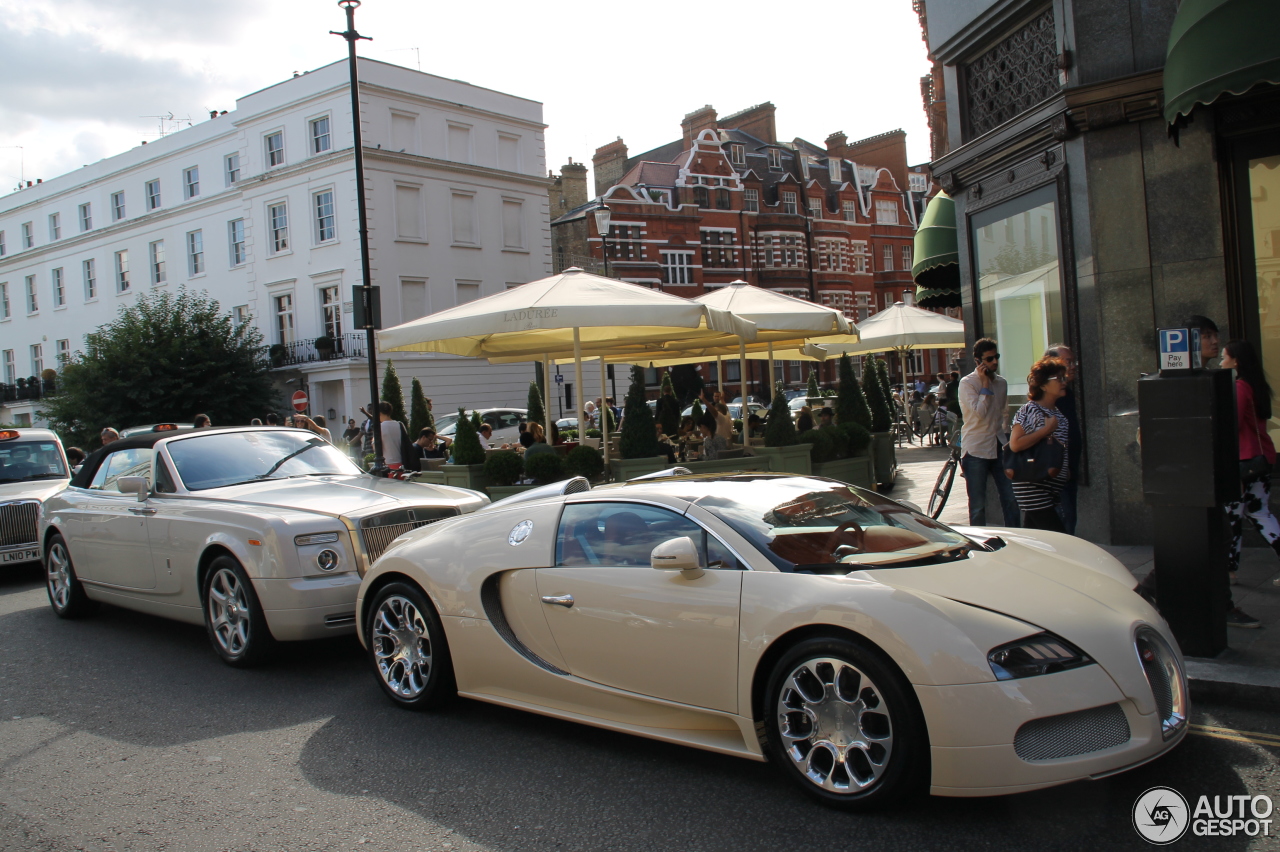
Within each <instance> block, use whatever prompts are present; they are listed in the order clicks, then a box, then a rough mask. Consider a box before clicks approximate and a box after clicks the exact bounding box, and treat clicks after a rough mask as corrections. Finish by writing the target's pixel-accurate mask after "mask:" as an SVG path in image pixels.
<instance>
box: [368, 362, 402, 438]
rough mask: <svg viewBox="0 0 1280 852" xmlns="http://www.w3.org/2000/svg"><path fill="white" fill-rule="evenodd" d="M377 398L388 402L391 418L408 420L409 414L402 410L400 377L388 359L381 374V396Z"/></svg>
mask: <svg viewBox="0 0 1280 852" xmlns="http://www.w3.org/2000/svg"><path fill="white" fill-rule="evenodd" d="M378 399H379V401H381V402H386V403H390V405H391V419H392V420H399V421H400V422H401V423H406V424H407V423H408V422H409V415H407V414H406V413H405V411H404V388H402V387H400V377H399V376H398V375H396V368H395V366H394V365H393V364H392V363H391V361H389V360H388V361H387V369H386V371H385V372H384V373H383V374H382V396H380V397H379V398H378ZM374 413H375V414H376V413H377V412H376V411H375V412H374Z"/></svg>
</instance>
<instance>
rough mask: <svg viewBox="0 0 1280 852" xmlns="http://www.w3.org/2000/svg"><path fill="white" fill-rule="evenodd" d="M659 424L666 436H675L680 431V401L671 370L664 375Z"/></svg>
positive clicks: (659, 401) (660, 396) (659, 399)
mask: <svg viewBox="0 0 1280 852" xmlns="http://www.w3.org/2000/svg"><path fill="white" fill-rule="evenodd" d="M658 422H659V423H661V424H662V433H663V434H664V435H674V434H676V433H677V432H679V431H680V400H678V399H676V391H675V388H674V387H673V386H672V384H671V371H670V370H668V371H667V372H665V373H663V375H662V392H661V394H660V395H659V396H658Z"/></svg>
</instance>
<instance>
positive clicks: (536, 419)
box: [525, 382, 551, 441]
mask: <svg viewBox="0 0 1280 852" xmlns="http://www.w3.org/2000/svg"><path fill="white" fill-rule="evenodd" d="M525 408H527V409H529V413H528V415H527V417H526V419H527V420H528V421H529V422H530V423H537V424H538V425H540V426H541V427H542V429H543V431H544V432H548V433H549V430H548V429H547V413H546V410H545V409H544V408H543V407H542V391H540V390H539V389H538V383H537V382H529V400H528V402H526V403H525ZM547 440H548V441H549V440H551V439H550V438H549V437H548V439H547Z"/></svg>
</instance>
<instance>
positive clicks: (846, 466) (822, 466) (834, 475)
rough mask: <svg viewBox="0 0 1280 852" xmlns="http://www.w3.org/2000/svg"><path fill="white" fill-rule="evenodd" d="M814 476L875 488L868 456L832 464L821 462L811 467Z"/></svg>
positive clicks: (855, 457)
mask: <svg viewBox="0 0 1280 852" xmlns="http://www.w3.org/2000/svg"><path fill="white" fill-rule="evenodd" d="M813 475H814V476H825V477H826V478H827V479H836V480H839V481H840V482H847V483H848V484H850V485H858V486H861V487H862V488H875V482H874V481H873V480H872V476H871V459H870V458H869V457H868V456H854V457H853V458H848V459H840V460H839V461H833V462H821V463H819V464H815V465H814V466H813Z"/></svg>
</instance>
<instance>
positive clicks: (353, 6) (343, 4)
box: [338, 0, 360, 11]
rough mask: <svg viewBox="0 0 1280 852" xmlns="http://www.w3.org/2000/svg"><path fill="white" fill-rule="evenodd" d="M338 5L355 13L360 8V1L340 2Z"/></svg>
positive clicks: (344, 0)
mask: <svg viewBox="0 0 1280 852" xmlns="http://www.w3.org/2000/svg"><path fill="white" fill-rule="evenodd" d="M338 5H339V6H341V7H342V8H344V9H350V10H351V11H355V10H356V9H359V8H360V0H338Z"/></svg>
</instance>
